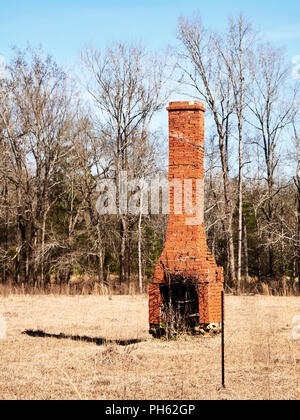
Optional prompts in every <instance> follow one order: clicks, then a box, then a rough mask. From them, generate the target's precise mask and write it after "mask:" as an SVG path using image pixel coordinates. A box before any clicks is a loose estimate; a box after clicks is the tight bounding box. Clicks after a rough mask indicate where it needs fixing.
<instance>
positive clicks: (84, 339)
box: [22, 330, 145, 346]
mask: <svg viewBox="0 0 300 420" xmlns="http://www.w3.org/2000/svg"><path fill="white" fill-rule="evenodd" d="M22 334H25V335H28V336H29V337H38V338H56V339H57V340H73V341H81V342H84V343H93V344H96V345H97V346H103V345H105V344H117V345H118V346H131V345H133V344H138V343H142V342H143V341H145V340H139V339H132V340H106V339H105V338H93V337H87V336H79V335H66V334H63V333H61V334H47V333H45V332H44V331H32V330H27V331H24V332H23V333H22Z"/></svg>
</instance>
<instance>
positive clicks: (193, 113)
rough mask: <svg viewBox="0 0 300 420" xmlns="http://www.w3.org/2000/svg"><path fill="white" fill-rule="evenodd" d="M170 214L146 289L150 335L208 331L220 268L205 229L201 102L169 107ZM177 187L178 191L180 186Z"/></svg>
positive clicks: (216, 319)
mask: <svg viewBox="0 0 300 420" xmlns="http://www.w3.org/2000/svg"><path fill="white" fill-rule="evenodd" d="M167 110H168V111H169V135H170V139H169V182H170V183H171V184H170V185H172V183H173V186H171V187H170V214H169V222H168V230H167V237H166V243H165V248H164V250H163V252H162V255H161V257H160V259H159V260H158V262H157V265H156V268H155V272H154V281H153V283H152V284H150V285H149V322H150V333H152V334H153V335H154V336H160V335H164V333H165V329H166V328H168V325H170V324H172V326H173V327H174V328H175V330H178V329H180V328H182V327H183V326H184V327H187V329H189V330H190V329H192V330H193V331H199V330H203V329H204V330H209V329H210V328H211V325H212V324H216V326H217V325H219V323H220V322H221V292H222V290H223V270H222V268H219V267H218V266H217V264H216V262H215V259H214V257H213V255H212V254H211V252H210V250H209V248H208V246H207V243H206V234H205V225H204V166H203V163H204V162H203V161H204V113H205V108H204V106H203V104H201V103H199V102H171V103H170V105H169V108H167ZM180 186H181V187H180Z"/></svg>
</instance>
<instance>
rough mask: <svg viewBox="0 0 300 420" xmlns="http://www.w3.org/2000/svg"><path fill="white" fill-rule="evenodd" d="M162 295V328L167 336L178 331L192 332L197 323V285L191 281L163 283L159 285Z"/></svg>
mask: <svg viewBox="0 0 300 420" xmlns="http://www.w3.org/2000/svg"><path fill="white" fill-rule="evenodd" d="M160 293H161V297H162V305H161V319H162V325H161V326H162V328H163V329H164V330H165V335H166V336H167V338H172V337H174V336H176V335H177V334H178V333H182V332H187V333H192V332H193V330H194V328H195V327H196V326H198V325H199V296H198V287H197V285H196V284H191V283H174V282H172V283H170V284H169V283H168V284H166V283H163V284H161V285H160Z"/></svg>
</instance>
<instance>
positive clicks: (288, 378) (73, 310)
mask: <svg viewBox="0 0 300 420" xmlns="http://www.w3.org/2000/svg"><path fill="white" fill-rule="evenodd" d="M226 313H227V320H226V378H227V379H226V381H227V388H226V390H220V389H219V387H220V337H214V338H211V337H209V338H203V337H202V338H199V337H189V336H183V337H181V338H179V339H178V340H176V341H169V342H167V341H164V340H154V339H152V338H151V336H149V334H148V324H147V298H146V297H145V296H112V297H103V296H72V297H71V296H69V297H68V296H13V295H12V296H8V297H0V315H2V316H3V317H4V318H5V319H6V323H7V338H6V340H0V399H1V400H5V399H43V400H51V399H115V400H120V399H137V400H140V399H141V400H144V399H171V400H174V399H180V400H181V399H196V400H201V399H267V400H269V399H289V400H291V399H297V398H299V396H300V394H299V378H298V377H297V376H298V372H299V370H300V341H295V340H292V319H293V317H294V316H295V315H300V298H296V297H264V296H253V297H232V296H228V297H227V298H226ZM28 330H31V331H32V330H34V331H40V332H39V333H36V334H33V333H28V334H29V335H28V334H24V332H25V331H28ZM47 334H48V335H47ZM71 336H73V337H71ZM79 337H82V339H81V341H78V339H79ZM298 369H299V370H298ZM297 381H298V382H297Z"/></svg>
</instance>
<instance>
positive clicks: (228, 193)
mask: <svg viewBox="0 0 300 420" xmlns="http://www.w3.org/2000/svg"><path fill="white" fill-rule="evenodd" d="M177 38H178V41H179V43H178V45H179V47H176V48H169V49H168V50H167V51H158V52H150V51H147V50H146V49H145V48H144V47H143V46H142V45H140V44H135V45H132V44H125V43H120V44H117V43H115V44H112V45H110V46H108V47H107V49H106V50H105V51H100V50H98V49H97V48H95V47H90V48H87V49H86V50H85V51H83V52H82V53H81V68H82V73H81V77H80V78H77V77H74V76H73V75H71V74H67V73H66V71H64V69H62V68H60V67H59V66H58V65H57V64H56V63H55V60H54V58H52V57H49V56H47V55H46V54H45V53H44V52H43V50H42V48H40V47H39V48H33V47H30V46H29V47H28V48H27V49H26V50H25V51H20V50H19V49H17V48H15V49H14V57H13V58H12V60H11V62H10V63H8V65H7V69H6V77H5V78H2V79H1V80H0V282H2V283H3V284H7V283H9V284H14V285H23V286H24V285H25V286H26V287H33V286H34V287H37V288H43V289H47V288H50V286H51V285H53V284H58V285H68V284H76V283H77V284H78V283H82V282H83V283H85V284H89V285H91V287H94V286H95V285H101V286H109V287H112V288H115V289H118V290H120V291H123V292H127V291H130V290H133V289H132V288H133V287H136V288H137V289H138V288H139V289H140V291H143V290H144V289H145V288H146V286H147V283H148V281H149V280H151V276H152V274H153V269H154V266H155V264H156V261H157V259H158V258H159V256H160V253H161V250H162V248H163V244H164V240H165V232H166V226H167V217H166V216H164V215H149V216H145V215H142V214H137V215H122V214H118V215H115V216H112V215H105V216H100V215H99V214H98V212H97V210H96V202H97V199H98V197H99V192H97V185H98V184H99V181H101V180H104V179H114V180H115V181H116V185H118V180H119V177H120V173H121V172H122V171H127V172H128V174H129V176H130V177H132V178H142V177H144V178H148V177H152V176H153V174H158V173H162V174H164V173H166V171H167V162H168V160H167V147H166V146H167V142H168V138H167V133H166V132H164V131H163V130H162V129H160V128H157V127H158V124H157V123H155V121H157V119H158V118H159V115H162V113H163V112H165V111H164V109H165V107H166V105H167V103H168V101H169V100H170V98H174V97H175V98H185V99H187V98H188V99H191V98H192V99H193V100H200V101H202V102H203V103H204V104H205V106H206V108H207V114H206V162H205V165H206V200H205V207H206V210H205V218H206V227H207V236H208V243H209V246H210V248H211V249H212V252H213V253H214V255H215V257H216V260H217V262H218V264H219V265H221V266H223V267H224V270H225V277H226V285H227V288H228V290H233V291H236V292H241V291H252V292H260V291H263V290H264V288H266V287H267V288H268V290H272V291H274V292H278V291H280V292H283V293H287V292H289V291H292V292H294V293H297V290H298V289H299V290H300V283H299V281H298V278H299V271H300V137H299V136H300V128H299V80H297V77H294V78H293V77H292V74H293V73H292V69H291V66H290V64H289V63H288V62H287V59H286V56H285V52H284V50H280V49H277V48H275V47H273V46H272V45H271V44H269V43H266V42H265V41H264V39H263V38H262V36H261V34H260V33H258V32H257V31H256V30H255V28H254V26H253V25H252V24H251V22H249V21H248V20H247V19H246V18H244V17H243V16H238V17H236V18H234V19H231V20H229V22H228V28H227V31H226V32H223V33H214V32H212V31H209V30H207V29H206V28H205V27H204V26H203V24H202V22H201V19H200V17H195V18H193V19H185V18H181V19H180V21H179V23H178V29H177ZM294 75H295V72H294ZM163 117H164V118H167V114H166V112H165V115H163ZM117 193H118V191H117Z"/></svg>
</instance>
